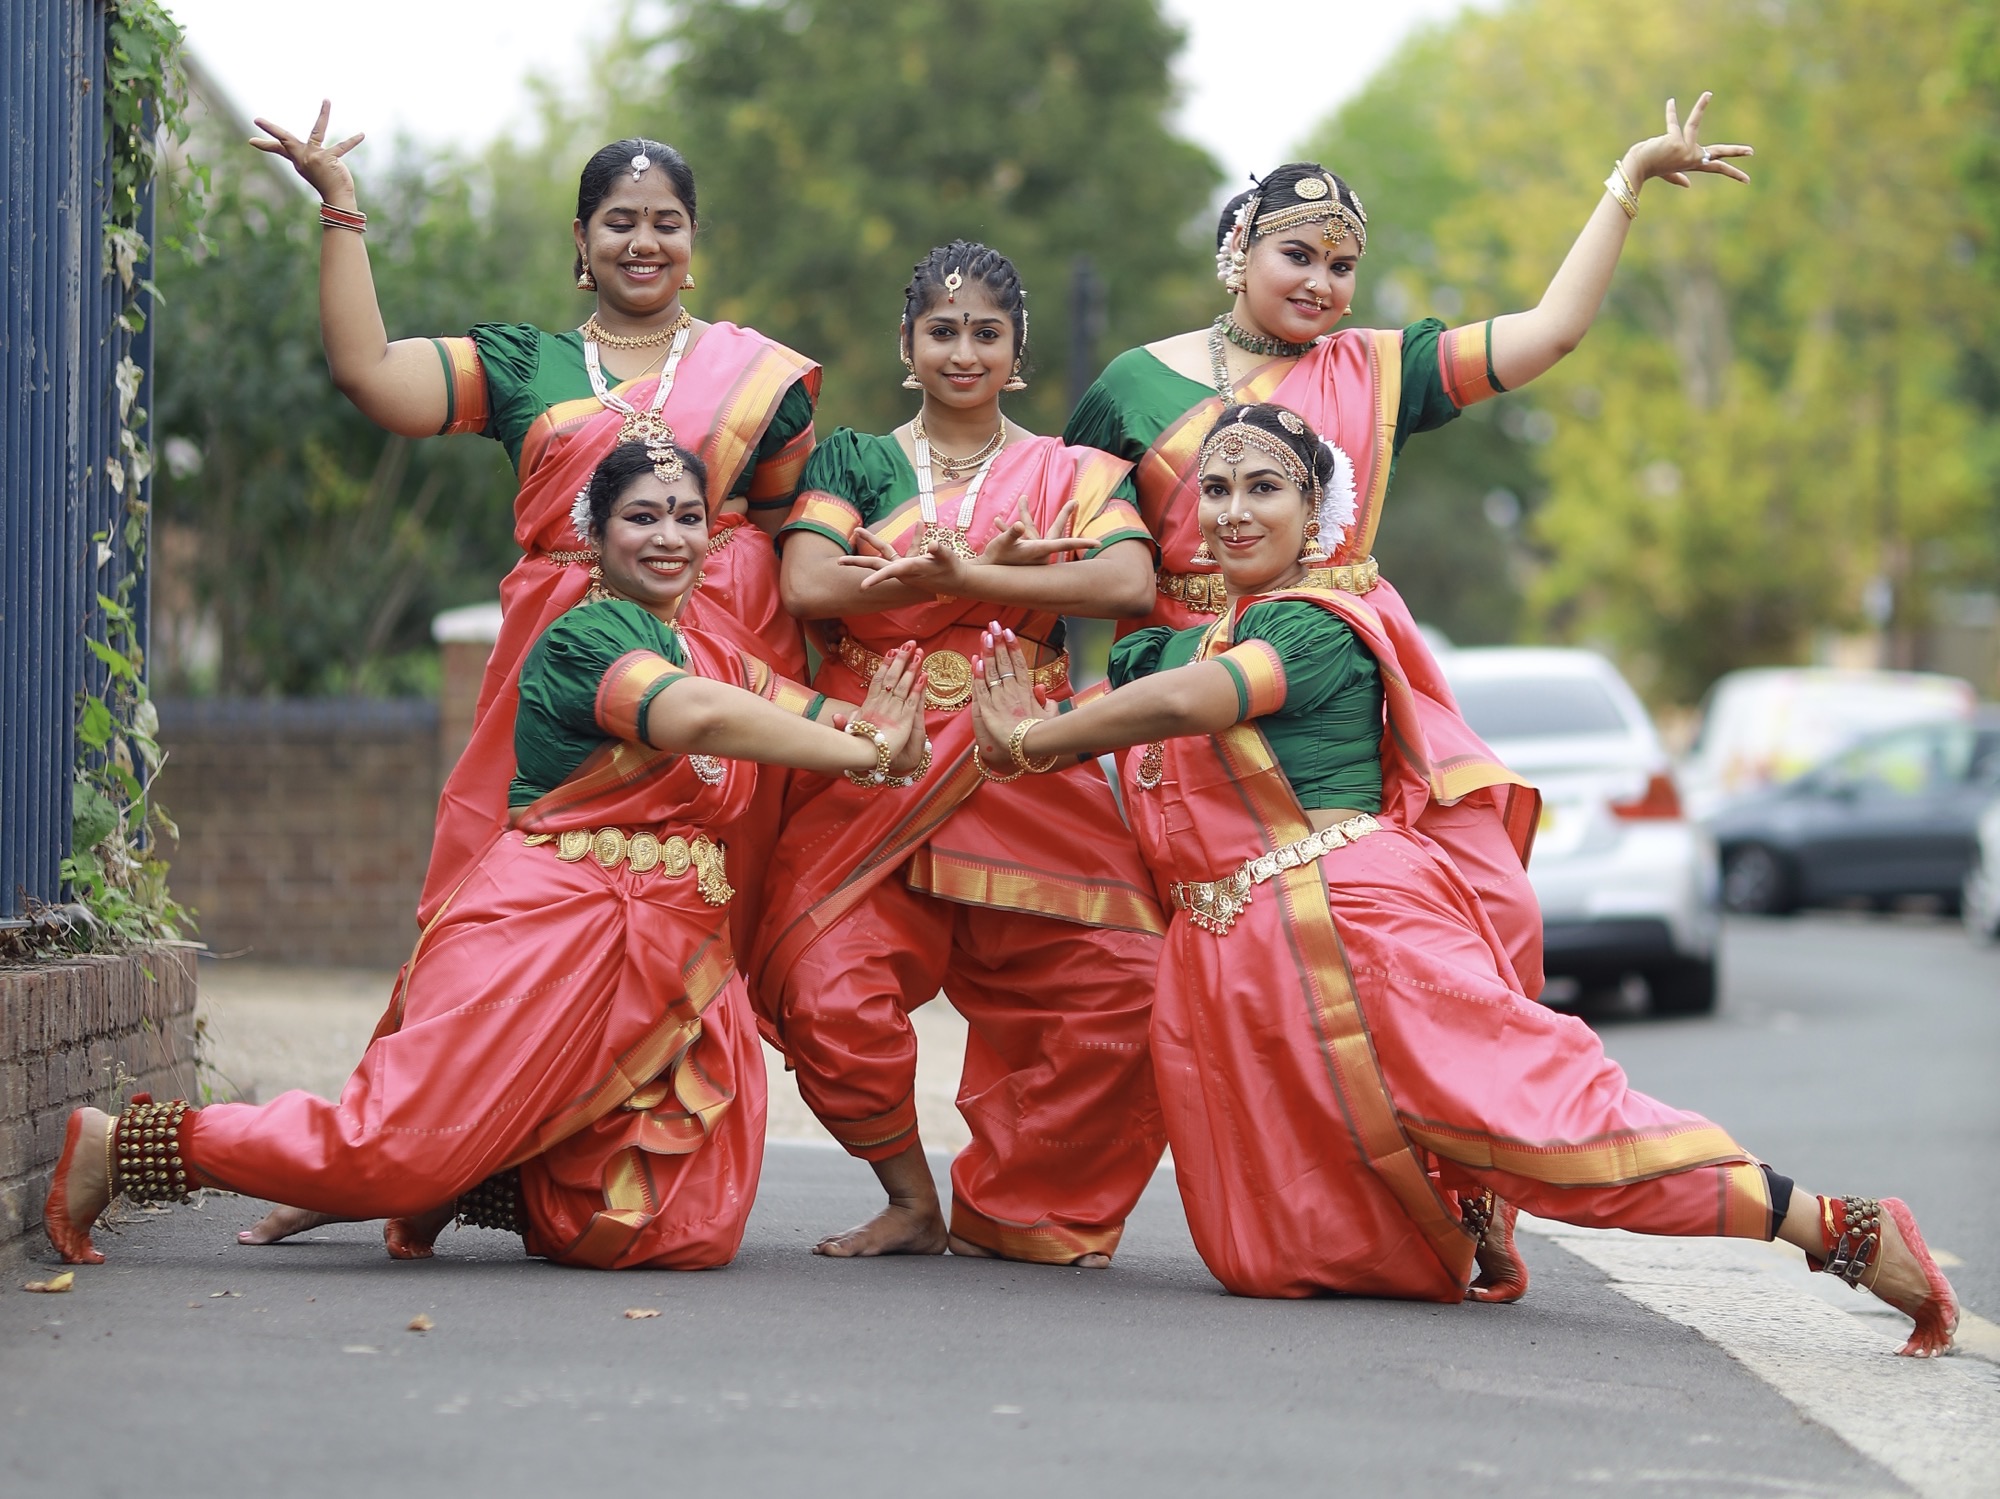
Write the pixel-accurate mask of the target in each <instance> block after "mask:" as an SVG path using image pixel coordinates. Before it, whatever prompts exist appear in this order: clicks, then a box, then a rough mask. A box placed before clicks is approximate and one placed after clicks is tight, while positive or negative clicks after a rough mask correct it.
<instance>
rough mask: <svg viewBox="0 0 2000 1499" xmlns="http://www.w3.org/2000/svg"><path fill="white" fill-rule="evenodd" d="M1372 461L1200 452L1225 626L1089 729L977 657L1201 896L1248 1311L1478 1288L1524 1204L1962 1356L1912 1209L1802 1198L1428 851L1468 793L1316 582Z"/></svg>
mask: <svg viewBox="0 0 2000 1499" xmlns="http://www.w3.org/2000/svg"><path fill="white" fill-rule="evenodd" d="M1341 466H1342V465H1341V464H1340V463H1339V460H1338V458H1337V456H1336V454H1335V453H1334V452H1333V450H1332V449H1330V448H1329V447H1328V445H1327V444H1325V443H1324V442H1322V441H1321V439H1320V438H1319V436H1318V435H1317V434H1316V433H1314V432H1313V431H1312V430H1311V428H1310V427H1309V426H1308V425H1307V424H1306V423H1305V421H1304V420H1303V419H1302V418H1300V417H1299V416H1298V415H1297V414H1296V413H1294V412H1292V411H1291V410H1289V409H1287V408H1284V407H1280V406H1273V405H1268V404H1260V405H1253V406H1240V405H1239V406H1231V407H1229V408H1227V409H1226V410H1225V411H1224V412H1223V413H1222V416H1221V418H1220V420H1219V421H1218V422H1217V424H1216V426H1215V427H1214V428H1213V430H1212V431H1211V433H1210V434H1209V436H1208V438H1207V440H1206V441H1205V443H1204V444H1203V448H1202V453H1201V491H1200V505H1199V509H1200V526H1201V533H1202V537H1203V540H1204V542H1205V543H1206V545H1207V546H1208V547H1209V548H1210V549H1211V550H1212V551H1213V552H1214V554H1215V555H1216V557H1217V558H1218V559H1219V561H1220V565H1221V570H1222V576H1223V579H1224V582H1225V585H1226V588H1227V599H1226V607H1225V608H1224V610H1223V611H1222V613H1221V615H1220V617H1219V618H1218V619H1217V620H1216V621H1215V623H1214V624H1213V625H1210V626H1207V627H1198V628H1195V629H1190V630H1180V631H1175V630H1173V629H1171V628H1168V627H1164V626H1162V627H1156V628H1153V629H1149V630H1145V631H1141V632H1139V633H1137V634H1134V635H1131V636H1128V637H1127V638H1126V639H1125V640H1124V641H1122V642H1120V644H1119V647H1118V648H1117V650H1116V651H1115V653H1114V656H1113V660H1112V680H1113V682H1114V684H1116V687H1115V690H1114V691H1112V692H1111V693H1110V694H1108V695H1107V696H1106V697H1105V698H1103V699H1102V700H1101V701H1098V702H1095V703H1091V704H1089V705H1087V706H1085V707H1081V708H1078V709H1077V710H1076V711H1074V712H1072V713H1068V714H1064V715H1062V716H1060V717H1056V716H1053V715H1051V714H1050V713H1049V710H1048V709H1047V708H1045V707H1043V706H1042V705H1040V704H1038V703H1037V702H1036V701H1035V699H1034V698H1033V697H1032V695H1029V694H1027V693H1024V692H1023V691H1022V690H1021V686H1020V681H1021V679H1020V675H1019V672H1020V665H1019V661H1020V658H1019V655H1018V652H1017V651H1016V649H1015V647H1014V646H1013V644H1012V642H1011V641H1010V640H1008V639H1007V638H1006V636H1005V633H1004V632H1000V633H999V634H998V635H997V636H996V638H995V639H994V641H993V645H992V647H991V648H990V649H989V651H988V653H987V654H986V655H985V656H983V657H982V658H981V660H980V662H979V664H978V665H979V670H978V672H977V684H976V687H975V692H974V701H975V708H976V713H977V716H978V730H979V738H980V744H981V752H982V754H983V755H986V756H989V757H1004V758H1005V759H1006V760H1007V761H1009V762H1011V763H1012V764H1013V765H1015V766H1017V767H1019V768H1022V769H1026V770H1033V771H1039V770H1043V769H1051V768H1054V767H1055V766H1056V765H1058V764H1060V763H1064V762H1066V761H1069V760H1071V759H1073V758H1074V757H1075V756H1077V755H1079V754H1091V753H1096V752H1099V751H1103V750H1108V749H1117V748H1124V747H1127V746H1138V745H1143V746H1145V748H1144V749H1143V750H1142V751H1141V752H1139V753H1137V754H1135V755H1132V756H1130V757H1128V761H1127V766H1126V776H1127V786H1128V789H1129V792H1130V795H1129V798H1128V804H1129V805H1130V807H1131V809H1132V819H1133V824H1134V827H1135V830H1136V831H1137V833H1138V835H1139V840H1140V844H1141V846H1142V848H1144V850H1145V852H1146V857H1147V860H1148V862H1149V863H1150V864H1151V865H1152V866H1153V868H1154V871H1155V873H1156V874H1157V875H1158V876H1159V878H1160V879H1161V880H1162V881H1163V882H1165V883H1169V884H1170V885H1171V889H1172V894H1173V902H1174V906H1175V908H1176V909H1175V914H1174V917H1173V923H1172V926H1171V928H1170V930H1169V932H1168V936H1167V953H1166V957H1165V959H1164V961H1163V962H1162V963H1161V965H1160V987H1159V994H1158V997H1157V1000H1156V1001H1155V1005H1154V1011H1153V1056H1154V1065H1155V1069H1156V1073H1157V1076H1158V1079H1159V1087H1160V1097H1161V1107H1162V1110H1163V1113H1164V1115H1165V1121H1166V1130H1167V1137H1168V1141H1169V1143H1170V1144H1171V1146H1172V1149H1173V1155H1174V1169H1175V1174H1176V1177H1177V1179H1178V1181H1179V1184H1180V1190H1181V1197H1182V1200H1183V1201H1184V1203H1185V1204H1186V1207H1187V1215H1188V1222H1189V1226H1190V1227H1191V1228H1192V1230H1193V1233H1194V1239H1195V1244H1196V1246H1197V1247H1198V1248H1199V1249H1200V1251H1201V1255H1202V1258H1203V1260H1204V1261H1206V1262H1207V1264H1208V1267H1209V1269H1210V1270H1212V1271H1213V1272H1214V1273H1215V1275H1216V1277H1217V1278H1218V1279H1219V1280H1221V1281H1222V1283H1223V1284H1224V1285H1225V1286H1227V1287H1228V1288H1229V1289H1230V1290H1231V1291H1234V1292H1236V1293H1238V1294H1241V1295H1250V1296H1306V1295H1311V1294H1313V1293H1315V1292H1320V1291H1338V1292H1348V1293H1353V1294H1360V1295H1372V1296H1395V1297H1409V1298H1413V1299H1419V1300H1430V1301H1457V1300H1459V1299H1460V1298H1461V1297H1463V1296H1464V1295H1465V1294H1466V1290H1467V1281H1468V1277H1469V1275H1470V1273H1471V1267H1472V1265H1473V1262H1474V1256H1475V1251H1476V1250H1477V1249H1478V1247H1479V1245H1480V1242H1481V1239H1482V1238H1483V1237H1484V1236H1486V1235H1488V1234H1489V1233H1494V1232H1503V1233H1504V1232H1505V1231H1506V1230H1507V1229H1508V1228H1509V1227H1510V1226H1511V1224H1510V1220H1511V1218H1512V1216H1513V1213H1514V1209H1513V1208H1512V1207H1509V1206H1507V1204H1518V1205H1519V1206H1520V1207H1524V1208H1527V1209H1529V1210H1530V1211H1532V1212H1535V1213H1539V1214H1541V1215H1542V1216H1544V1217H1547V1218H1553V1219H1558V1220H1561V1221H1563V1222H1568V1223H1575V1224H1583V1225H1589V1226H1595V1227H1613V1228H1626V1229H1631V1230H1634V1231H1636V1232H1640V1233H1653V1234H1676V1235H1727V1236H1732V1237H1739V1238H1753V1239H1770V1238H1782V1239H1784V1240H1785V1241H1786V1242H1787V1243H1790V1244H1795V1245H1797V1246H1799V1247H1800V1248H1801V1249H1803V1250H1804V1251H1805V1253H1806V1256H1807V1259H1808V1260H1809V1261H1810V1262H1811V1263H1812V1265H1813V1266H1814V1268H1816V1269H1822V1270H1827V1271H1830V1272H1832V1273H1834V1274H1837V1275H1839V1276H1841V1278H1843V1279H1844V1280H1846V1281H1847V1282H1848V1283H1849V1284H1850V1285H1854V1286H1861V1287H1866V1288H1867V1289H1869V1290H1871V1291H1873V1292H1874V1293H1875V1294H1876V1295H1877V1296H1879V1297H1881V1298H1882V1299H1883V1300H1884V1301H1887V1302H1888V1303H1890V1304H1891V1305H1892V1306H1895V1307H1896V1308H1898V1309H1899V1310H1901V1311H1903V1312H1905V1313H1906V1314H1908V1315H1909V1316H1910V1317H1912V1318H1913V1319H1914V1320H1915V1323H1916V1326H1915V1329H1914V1331H1913V1332H1912V1333H1911V1335H1910V1338H1909V1341H1908V1343H1907V1344H1906V1345H1905V1346H1904V1348H1903V1350H1902V1351H1903V1352H1904V1353H1905V1354H1912V1355H1917V1356H1928V1355H1931V1354H1936V1353H1941V1352H1944V1351H1945V1350H1946V1349H1948V1348H1949V1347H1950V1345H1951V1338H1952V1333H1953V1330H1954V1328H1955V1327H1956V1325H1957V1321H1958V1307H1957V1303H1956V1301H1955V1299H1954V1297H1953V1294H1952V1290H1951V1287H1950V1286H1949V1285H1948V1284H1947V1283H1946V1281H1945V1279H1944V1276H1943V1275H1942V1274H1940V1273H1939V1271H1938V1268H1937V1265H1936V1263H1935V1262H1934V1261H1933V1259H1932V1258H1931V1256H1930V1254H1929V1252H1928V1251H1927V1250H1926V1249H1925V1247H1924V1241H1923V1238H1922V1236H1921V1235H1920V1234H1919V1233H1918V1232H1917V1225H1916V1222H1915V1220H1914V1219H1913V1218H1912V1217H1911V1215H1910V1212H1909V1210H1908V1208H1906V1207H1905V1206H1904V1204H1903V1203H1901V1202H1900V1201H1898V1200H1896V1199H1895V1198H1888V1199H1884V1200H1881V1201H1877V1200H1875V1199H1871V1198H1861V1197H1845V1198H1841V1197H1813V1196H1811V1195H1809V1194H1806V1193H1802V1192H1795V1191H1794V1190H1793V1187H1792V1184H1791V1183H1790V1182H1789V1181H1787V1180H1786V1179H1785V1178H1783V1177H1781V1176H1778V1175H1776V1174H1774V1173H1773V1172H1772V1171H1771V1170H1770V1169H1769V1168H1768V1167H1765V1166H1763V1165H1762V1164H1761V1163H1759V1162H1758V1161H1757V1160H1756V1158H1755V1157H1753V1156H1752V1155H1751V1154H1750V1153H1749V1152H1748V1151H1746V1150H1744V1149H1743V1147H1742V1146H1740V1145H1738V1144H1737V1143H1736V1142H1735V1141H1734V1140H1733V1139H1731V1138H1730V1137H1729V1136H1728V1135H1727V1134H1726V1133H1725V1132H1724V1131H1723V1130H1721V1129H1719V1128H1718V1127H1717V1126H1715V1125H1714V1124H1712V1123H1710V1122H1709V1121H1708V1120H1706V1119H1703V1118H1701V1117H1699V1116H1698V1115H1694V1114H1689V1113H1684V1112H1682V1111H1681V1110H1678V1109H1674V1108H1670V1107H1668V1106H1667V1105H1665V1104H1662V1103H1660V1102H1657V1101H1656V1100H1654V1099H1651V1098H1648V1097H1646V1096H1645V1095H1644V1094H1642V1093H1637V1092H1634V1091H1633V1090H1632V1089H1631V1088H1629V1087H1628V1086H1627V1085H1626V1081H1625V1075H1624V1073H1623V1072H1622V1071H1621V1070H1620V1069H1619V1068H1618V1066H1617V1065H1616V1064H1615V1063H1613V1062H1611V1061H1610V1060H1609V1059H1608V1058H1607V1057H1606V1056H1605V1055H1604V1049H1603V1046H1602V1044H1601V1043H1600V1042H1599V1040H1598V1039H1597V1037H1596V1035H1595V1034H1594V1033H1593V1032H1592V1031H1591V1030H1590V1029H1589V1027H1587V1026H1586V1025H1584V1024H1583V1023H1582V1022H1581V1021H1580V1020H1578V1019H1576V1018H1575V1017H1573V1016H1566V1015H1561V1014H1557V1013H1555V1012H1554V1011H1551V1010H1548V1009H1545V1008H1543V1007H1542V1006H1541V1005H1539V1004H1536V1003H1534V1002H1533V1001H1531V1000H1530V999H1528V998H1527V997H1526V996H1525V995H1524V994H1523V993H1522V992H1521V991H1520V989H1519V987H1518V985H1517V983H1516V981H1515V980H1514V979H1513V977H1512V974H1513V969H1512V967H1511V965H1509V964H1508V963H1507V961H1506V958H1505V949H1504V946H1503V944H1502V943H1501V941H1500V938H1499V936H1498V935H1497V934H1496V932H1495V931H1494V929H1493V926H1492V923H1491V922H1490V921H1488V920H1487V919H1486V917H1485V915H1484V914H1483V912H1482V910H1481V907H1480V904H1479V901H1478V899H1477V897H1476V895H1475V894H1474V892H1473V891H1472V889H1471V888H1470V887H1469V886H1468V885H1467V884H1466V882H1465V880H1464V879H1463V878H1462V877H1461V876H1460V875H1459V874H1458V873H1456V871H1455V870H1454V868H1453V866H1452V864H1451V863H1450V861H1449V859H1447V858H1446V857H1445V856H1444V855H1443V854H1442V853H1441V851H1440V850H1439V849H1438V848H1437V846H1436V845H1435V844H1433V843H1432V842H1431V841H1430V840H1429V839H1427V838H1425V837H1424V836H1423V835H1422V833H1421V832H1419V831H1417V828H1418V826H1419V824H1418V818H1419V816H1420V814H1421V813H1422V812H1423V810H1424V807H1425V806H1426V804H1427V802H1428V801H1429V800H1430V798H1431V797H1432V796H1433V795H1435V794H1436V787H1437V784H1438V782H1437V777H1436V771H1435V767H1434V766H1433V765H1432V763H1431V760H1430V756H1429V752H1428V749H1427V747H1426V744H1425V740H1424V735H1423V726H1422V721H1421V719H1420V717H1419V716H1418V712H1417V708H1416V705H1415V704H1414V702H1413V701H1412V695H1411V692H1410V689H1409V686H1408V684H1407V680H1406V678H1405V677H1404V675H1403V672H1402V669H1401V667H1400V665H1399V663H1398V661H1397V659H1396V652H1395V647H1394V645H1393V643H1392V640H1391V637H1390V636H1389V635H1388V633H1387V632H1386V631H1385V630H1384V629H1383V626H1382V621H1381V619H1380V617H1379V616H1378V615H1377V614H1376V613H1375V611H1374V610H1373V609H1371V608H1370V606H1369V605H1368V603H1367V601H1366V600H1364V599H1361V598H1357V597H1355V596H1354V595H1352V594H1348V593H1342V592H1340V591H1337V590H1334V589H1329V588H1316V587H1311V586H1306V572H1307V568H1308V566H1309V565H1310V564H1312V563H1314V562H1316V561H1317V560H1318V557H1319V555H1320V552H1321V549H1322V548H1324V547H1330V546H1333V545H1337V544H1338V541H1339V538H1340V534H1341V532H1342V530H1343V529H1344V528H1345V527H1346V526H1347V525H1348V524H1349V523H1350V521H1351V519H1352V511H1351V509H1350V508H1349V506H1348V504H1347V503H1346V500H1347V497H1346V495H1345V494H1344V492H1342V491H1341V489H1340V487H1339V486H1337V485H1336V486H1334V493H1333V495H1332V496H1331V497H1330V498H1329V497H1328V494H1327V488H1328V481H1329V480H1330V479H1331V478H1332V477H1333V475H1334V474H1335V473H1336V472H1337V471H1338V469H1339V468H1340V467H1341ZM1385 709H1386V714H1385ZM1385 728H1386V732H1385ZM1496 1202H1497V1203H1499V1206H1498V1208H1497V1210H1496V1207H1495V1204H1496Z"/></svg>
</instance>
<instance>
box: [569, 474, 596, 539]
mask: <svg viewBox="0 0 2000 1499" xmlns="http://www.w3.org/2000/svg"><path fill="white" fill-rule="evenodd" d="M569 523H570V526H571V528H572V529H573V530H574V531H575V532H576V534H577V535H578V536H580V537H582V538H583V543H584V545H585V546H589V545H591V544H592V543H591V540H590V486H589V485H588V484H586V485H584V487H583V488H581V489H579V490H578V491H577V492H576V499H575V500H574V501H572V502H571V504H570V507H569Z"/></svg>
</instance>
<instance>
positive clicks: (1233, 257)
mask: <svg viewBox="0 0 2000 1499" xmlns="http://www.w3.org/2000/svg"><path fill="white" fill-rule="evenodd" d="M1250 180H1251V181H1252V182H1255V181H1256V180H1257V179H1256V178H1255V177H1252V178H1251V179H1250ZM1262 196H1263V195H1262V194H1261V193H1252V194H1251V195H1250V196H1249V197H1247V198H1245V199H1244V200H1243V203H1242V205H1241V206H1240V207H1239V208H1238V209H1237V210H1236V223H1235V226H1234V227H1233V228H1232V229H1230V231H1229V233H1228V234H1226V235H1224V236H1223V240H1222V244H1221V245H1220V247H1218V248H1217V250H1216V252H1215V279H1216V280H1218V281H1220V282H1221V283H1222V285H1223V289H1224V290H1225V291H1231V292H1240V291H1242V290H1243V286H1244V274H1245V271H1246V269H1247V267H1248V265H1249V260H1250V257H1249V254H1248V250H1249V245H1250V225H1251V222H1252V221H1253V220H1254V219H1255V218H1256V217H1257V204H1258V203H1259V202H1260V201H1261V199H1262Z"/></svg>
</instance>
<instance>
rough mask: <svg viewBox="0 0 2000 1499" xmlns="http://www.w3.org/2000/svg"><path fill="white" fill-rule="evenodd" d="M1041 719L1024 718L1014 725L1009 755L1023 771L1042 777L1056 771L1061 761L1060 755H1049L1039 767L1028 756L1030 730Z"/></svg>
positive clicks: (1008, 742) (1008, 745)
mask: <svg viewBox="0 0 2000 1499" xmlns="http://www.w3.org/2000/svg"><path fill="white" fill-rule="evenodd" d="M1040 722H1041V720H1040V719H1039V718H1024V719H1022V720H1021V721H1020V722H1019V723H1017V724H1015V725H1014V732H1013V734H1012V735H1011V736H1010V737H1009V738H1008V740H1007V753H1008V754H1009V755H1012V756H1013V757H1014V763H1015V764H1016V765H1018V766H1019V767H1020V768H1021V769H1022V770H1032V771H1033V772H1034V773H1035V774H1036V775H1042V774H1044V773H1046V772H1048V771H1051V770H1054V769H1055V768H1056V765H1057V764H1058V763H1059V762H1060V761H1061V759H1062V757H1061V756H1060V755H1049V756H1047V757H1046V758H1044V759H1043V760H1042V762H1041V763H1040V764H1039V765H1038V764H1036V763H1035V761H1034V760H1033V759H1032V758H1030V756H1029V754H1028V730H1030V729H1032V728H1033V727H1034V726H1035V725H1036V724H1038V723H1040Z"/></svg>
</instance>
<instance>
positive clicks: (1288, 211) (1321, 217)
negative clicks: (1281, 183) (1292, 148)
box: [1250, 172, 1368, 254]
mask: <svg viewBox="0 0 2000 1499" xmlns="http://www.w3.org/2000/svg"><path fill="white" fill-rule="evenodd" d="M1292 197H1293V201H1292V202H1290V203H1287V204H1283V205H1282V206H1278V207H1273V208H1271V209H1270V211H1269V212H1268V213H1267V212H1263V211H1262V208H1263V206H1264V205H1263V204H1261V203H1260V204H1259V205H1258V212H1257V215H1256V217H1255V219H1254V220H1253V221H1252V223H1251V233H1250V237H1251V238H1252V239H1262V238H1264V237H1265V236H1266V235H1268V234H1276V233H1278V232H1279V231H1281V230H1285V229H1296V228H1298V227H1300V226H1301V225H1303V224H1318V225H1319V226H1320V230H1319V236H1320V240H1321V242H1322V243H1323V244H1325V245H1326V246H1327V247H1328V248H1329V249H1331V248H1332V247H1333V246H1335V245H1337V244H1339V243H1340V242H1341V240H1342V239H1344V238H1346V237H1347V236H1348V235H1350V234H1351V235H1353V236H1354V248H1355V252H1356V253H1357V254H1366V253H1367V251H1368V211H1367V210H1366V209H1364V208H1363V207H1362V206H1361V199H1360V198H1358V197H1356V196H1355V195H1354V194H1353V193H1351V192H1350V193H1349V194H1348V199H1349V202H1351V203H1352V204H1353V206H1352V207H1349V206H1348V203H1343V202H1341V200H1340V191H1339V189H1338V188H1336V187H1335V186H1334V182H1333V178H1332V177H1330V176H1328V175H1326V174H1325V173H1317V172H1316V173H1314V174H1312V175H1311V176H1307V177H1301V178H1300V179H1299V180H1298V181H1297V182H1295V183H1293V184H1292Z"/></svg>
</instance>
